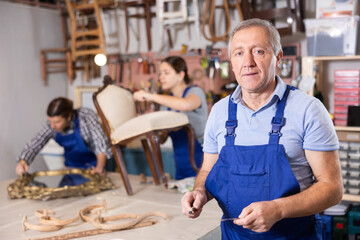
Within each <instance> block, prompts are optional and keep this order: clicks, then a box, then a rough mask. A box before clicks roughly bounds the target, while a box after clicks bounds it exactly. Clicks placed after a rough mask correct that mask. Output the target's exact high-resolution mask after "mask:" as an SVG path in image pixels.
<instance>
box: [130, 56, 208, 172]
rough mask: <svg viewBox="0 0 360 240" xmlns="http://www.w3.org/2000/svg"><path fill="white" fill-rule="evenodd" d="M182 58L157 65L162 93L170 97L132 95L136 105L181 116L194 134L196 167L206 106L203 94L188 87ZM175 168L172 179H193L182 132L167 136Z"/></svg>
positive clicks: (200, 148) (149, 94)
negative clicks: (151, 104)
mask: <svg viewBox="0 0 360 240" xmlns="http://www.w3.org/2000/svg"><path fill="white" fill-rule="evenodd" d="M187 71H188V70H187V66H186V62H185V60H184V59H183V58H181V57H177V56H170V57H167V58H165V59H164V60H163V61H161V64H160V68H159V80H160V83H161V87H162V90H164V91H168V92H170V95H165V94H154V93H150V92H146V91H143V90H140V91H137V92H135V93H134V99H135V100H137V101H151V102H155V103H158V104H160V105H162V107H161V110H170V111H179V112H183V113H185V114H186V115H187V116H188V118H189V122H190V124H191V125H192V127H193V128H194V130H195V137H196V141H195V161H196V163H197V165H198V166H200V165H201V163H202V159H203V152H202V143H203V135H204V129H205V124H206V120H207V114H208V111H207V103H206V96H205V93H204V91H203V90H202V89H201V88H199V87H197V86H191V79H190V78H189V75H188V72H187ZM170 137H171V139H172V143H173V148H174V158H175V165H176V179H183V178H186V177H191V176H195V175H196V172H195V171H194V170H193V169H192V167H191V165H190V160H189V153H188V140H187V136H186V133H185V131H184V130H180V131H176V132H171V133H170Z"/></svg>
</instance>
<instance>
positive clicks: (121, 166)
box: [111, 145, 134, 196]
mask: <svg viewBox="0 0 360 240" xmlns="http://www.w3.org/2000/svg"><path fill="white" fill-rule="evenodd" d="M111 149H112V151H113V154H114V158H115V161H116V164H117V166H118V168H119V171H120V175H121V178H122V180H123V183H124V186H125V189H126V192H127V194H128V195H130V196H131V195H133V194H134V193H133V190H132V188H131V185H130V181H129V176H128V173H127V170H126V166H125V163H124V160H123V157H122V154H121V149H120V146H119V145H115V146H111Z"/></svg>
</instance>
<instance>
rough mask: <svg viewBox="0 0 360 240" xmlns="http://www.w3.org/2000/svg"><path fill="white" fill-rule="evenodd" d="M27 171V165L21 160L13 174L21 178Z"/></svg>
mask: <svg viewBox="0 0 360 240" xmlns="http://www.w3.org/2000/svg"><path fill="white" fill-rule="evenodd" d="M28 171H29V165H28V164H27V163H26V161H25V160H24V159H21V160H20V162H19V163H18V165H16V168H15V172H16V174H17V175H18V176H22V175H24V174H25V173H27V172H28Z"/></svg>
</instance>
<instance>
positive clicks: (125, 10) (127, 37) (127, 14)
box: [124, 4, 129, 52]
mask: <svg viewBox="0 0 360 240" xmlns="http://www.w3.org/2000/svg"><path fill="white" fill-rule="evenodd" d="M124 12H125V26H126V28H125V29H126V47H125V51H126V52H127V51H128V50H129V13H128V9H127V7H126V4H125V5H124Z"/></svg>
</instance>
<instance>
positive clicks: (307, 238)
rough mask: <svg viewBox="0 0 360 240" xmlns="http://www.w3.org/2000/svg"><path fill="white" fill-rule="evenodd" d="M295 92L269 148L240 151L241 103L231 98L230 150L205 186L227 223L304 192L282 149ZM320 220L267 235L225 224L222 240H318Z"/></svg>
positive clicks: (290, 222) (285, 223) (286, 222)
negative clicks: (283, 129)
mask: <svg viewBox="0 0 360 240" xmlns="http://www.w3.org/2000/svg"><path fill="white" fill-rule="evenodd" d="M290 89H292V90H294V89H293V88H292V87H290V86H287V89H286V91H285V93H284V97H283V98H282V99H281V101H279V103H278V105H277V110H276V115H275V117H273V119H272V121H271V124H272V130H271V132H270V133H269V136H270V137H269V144H266V145H255V146H237V145H234V141H235V137H236V135H235V128H236V127H237V124H238V123H237V117H236V113H237V104H235V103H233V102H232V101H231V100H230V98H229V116H228V121H227V122H226V126H225V127H226V130H227V133H226V135H225V140H226V142H225V146H224V147H223V148H222V149H221V151H220V154H219V159H218V160H217V162H216V163H215V164H214V166H213V168H212V169H211V171H210V173H209V175H208V177H207V179H206V182H205V187H206V189H207V191H208V192H209V193H211V194H212V195H213V196H214V197H215V199H216V200H217V202H218V204H219V206H220V207H221V209H222V211H223V218H237V217H238V216H239V215H240V213H241V211H242V209H243V208H244V207H246V206H248V205H250V204H251V203H253V202H259V201H269V200H274V199H277V198H281V197H286V196H290V195H293V194H296V193H299V192H300V186H299V183H298V181H297V179H296V177H295V175H294V174H293V172H292V170H291V167H290V164H289V161H288V159H287V157H286V154H285V150H284V146H283V145H282V144H279V138H280V137H281V133H280V130H281V127H282V126H284V125H285V118H284V117H283V114H284V108H285V104H286V100H287V96H288V94H289V92H290ZM317 225H318V224H316V219H315V216H314V215H313V216H307V217H299V218H288V219H283V220H281V221H279V222H277V223H275V224H274V225H273V227H272V228H271V229H270V230H269V231H267V232H264V233H256V232H254V231H251V230H249V229H244V228H243V227H242V226H238V225H236V224H234V223H233V221H223V222H221V232H222V233H221V234H222V239H232V240H234V239H266V240H268V239H278V240H280V239H281V240H285V239H286V240H290V239H291V240H312V239H314V240H315V239H321V238H317V234H316V232H317V230H316V229H315V226H316V228H318V227H321V226H320V225H319V226H317Z"/></svg>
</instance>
